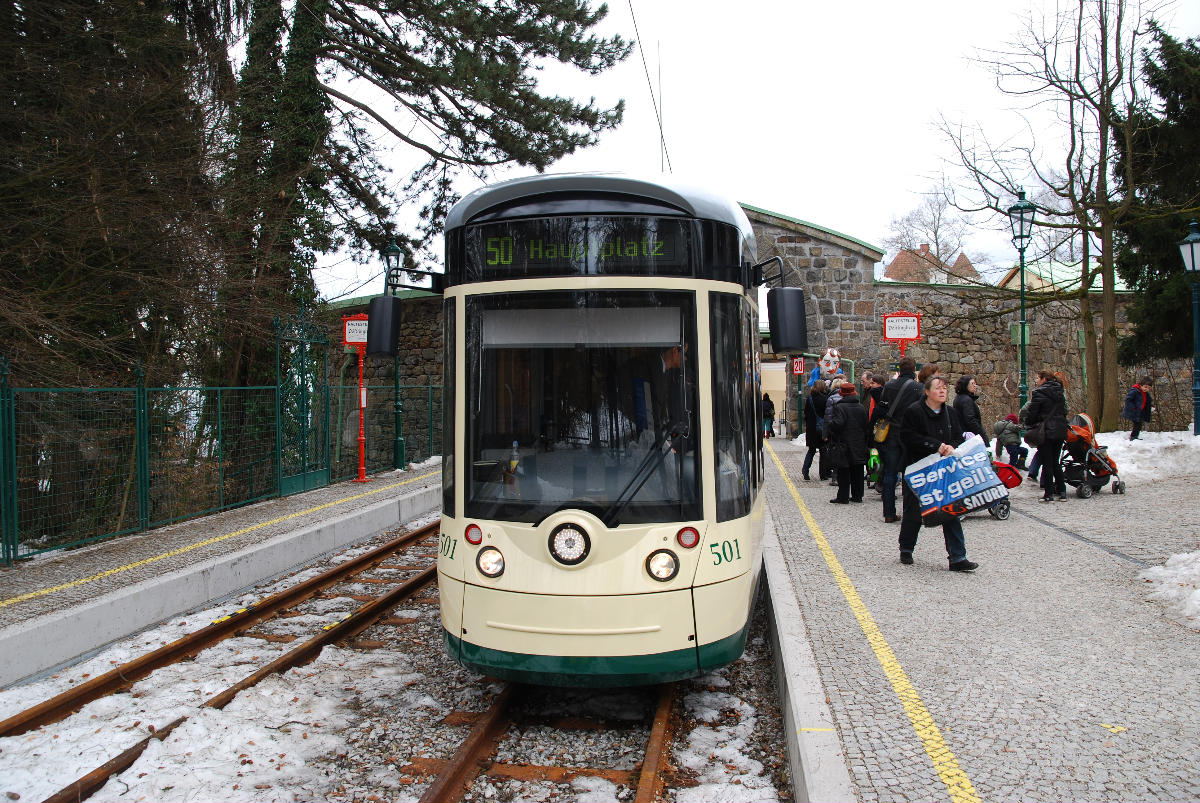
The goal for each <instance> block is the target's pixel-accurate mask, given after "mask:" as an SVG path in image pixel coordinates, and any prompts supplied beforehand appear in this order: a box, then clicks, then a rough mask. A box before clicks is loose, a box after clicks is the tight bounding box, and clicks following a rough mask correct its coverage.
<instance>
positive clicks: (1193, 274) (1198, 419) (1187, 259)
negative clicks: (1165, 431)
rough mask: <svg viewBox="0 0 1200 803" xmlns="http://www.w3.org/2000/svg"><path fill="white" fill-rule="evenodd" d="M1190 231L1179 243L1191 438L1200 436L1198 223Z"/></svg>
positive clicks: (1199, 243) (1193, 224) (1199, 234)
mask: <svg viewBox="0 0 1200 803" xmlns="http://www.w3.org/2000/svg"><path fill="white" fill-rule="evenodd" d="M1188 226H1189V227H1190V228H1191V231H1190V232H1188V236H1187V237H1184V238H1183V239H1182V240H1180V241H1179V253H1180V255H1181V256H1182V257H1183V270H1184V272H1185V273H1187V275H1188V278H1189V279H1191V280H1192V436H1193V437H1194V436H1196V435H1200V260H1197V259H1196V257H1197V256H1200V223H1197V222H1196V221H1194V220H1193V221H1192V222H1191V223H1189V224H1188Z"/></svg>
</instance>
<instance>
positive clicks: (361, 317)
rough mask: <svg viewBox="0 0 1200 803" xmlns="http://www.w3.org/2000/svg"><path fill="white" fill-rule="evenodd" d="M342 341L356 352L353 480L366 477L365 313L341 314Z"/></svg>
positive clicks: (362, 480)
mask: <svg viewBox="0 0 1200 803" xmlns="http://www.w3.org/2000/svg"><path fill="white" fill-rule="evenodd" d="M342 343H344V344H345V345H347V346H353V347H354V350H355V351H357V352H358V476H357V477H355V478H354V480H353V482H370V480H369V479H367V433H366V429H365V427H364V426H363V419H364V417H365V415H366V408H367V391H366V388H364V387H363V360H364V359H365V357H366V355H367V314H366V313H365V312H363V313H359V314H358V315H343V316H342Z"/></svg>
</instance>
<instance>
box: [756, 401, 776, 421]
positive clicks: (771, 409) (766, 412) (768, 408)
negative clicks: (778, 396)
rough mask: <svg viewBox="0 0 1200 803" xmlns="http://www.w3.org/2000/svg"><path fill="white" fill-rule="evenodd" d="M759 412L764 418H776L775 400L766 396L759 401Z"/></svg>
mask: <svg viewBox="0 0 1200 803" xmlns="http://www.w3.org/2000/svg"><path fill="white" fill-rule="evenodd" d="M758 414H759V416H760V417H762V418H764V419H774V418H775V402H773V401H771V400H770V399H766V398H764V399H763V400H762V401H760V402H759V403H758Z"/></svg>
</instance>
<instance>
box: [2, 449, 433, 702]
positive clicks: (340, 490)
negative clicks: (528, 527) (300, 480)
mask: <svg viewBox="0 0 1200 803" xmlns="http://www.w3.org/2000/svg"><path fill="white" fill-rule="evenodd" d="M440 505H441V469H440V467H433V468H430V467H428V466H425V467H420V468H417V467H413V468H410V469H409V470H408V471H404V472H401V471H397V472H389V473H384V474H376V475H374V476H372V477H371V478H370V480H369V481H368V482H366V483H357V482H342V483H337V484H335V485H329V486H326V487H324V488H319V489H315V490H312V491H308V492H305V493H299V494H295V495H292V496H287V497H283V498H279V499H270V500H267V501H264V502H259V503H256V504H253V505H247V506H245V507H240V508H236V509H233V510H226V511H223V512H221V513H216V514H213V515H210V516H203V517H199V518H195V519H190V520H188V521H183V522H179V523H177V524H172V525H168V526H166V527H159V528H156V529H153V530H148V531H147V532H144V533H138V534H136V535H127V536H123V537H119V538H113V539H110V540H107V541H102V542H98V543H96V544H93V545H91V546H87V547H84V548H81V549H75V550H71V551H68V552H52V553H44V554H42V555H39V556H36V557H34V558H32V559H30V560H27V561H22V562H20V563H18V564H16V565H14V566H12V567H9V568H0V686H7V685H10V684H12V683H15V682H18V681H20V680H22V679H23V678H26V677H30V676H33V675H37V674H40V673H42V672H45V671H47V670H49V669H52V668H54V667H56V666H58V665H60V664H62V663H64V662H68V661H71V660H72V659H74V658H77V657H79V656H81V655H85V654H87V653H89V652H91V651H93V650H96V649H98V648H100V647H102V646H104V645H105V644H107V643H109V642H111V641H114V640H116V639H120V638H123V637H125V636H126V635H128V634H129V633H134V632H136V631H138V630H140V629H142V628H144V627H146V626H148V625H151V624H155V623H157V622H161V621H163V620H164V619H167V618H169V617H171V616H174V615H175V614H178V613H181V612H183V611H187V610H190V609H192V608H195V607H197V606H200V605H204V604H207V603H209V602H211V601H213V600H217V599H220V598H222V597H225V596H227V595H230V594H233V593H234V592H237V591H239V590H241V589H244V588H247V587H249V586H252V585H254V584H255V583H257V582H259V581H261V580H262V579H263V578H265V577H271V576H273V575H278V574H281V573H284V572H286V571H287V570H288V569H290V568H292V567H294V566H299V565H302V564H304V563H306V562H308V561H311V560H312V559H313V558H315V557H317V556H319V555H322V554H324V553H327V552H330V551H332V550H335V549H338V548H339V547H341V546H343V545H345V544H348V543H352V542H355V541H359V540H362V539H363V538H366V537H368V536H370V535H373V534H375V533H378V532H381V531H383V530H387V529H391V528H394V527H396V526H397V525H399V524H400V523H403V522H408V521H412V520H413V519H416V518H419V517H421V516H423V515H426V514H428V513H430V512H432V511H434V510H436V509H437V508H439V507H440Z"/></svg>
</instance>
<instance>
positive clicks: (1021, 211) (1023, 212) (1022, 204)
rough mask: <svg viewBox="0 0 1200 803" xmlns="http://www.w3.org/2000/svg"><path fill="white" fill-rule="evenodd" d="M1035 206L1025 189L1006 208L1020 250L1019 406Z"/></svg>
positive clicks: (1025, 387)
mask: <svg viewBox="0 0 1200 803" xmlns="http://www.w3.org/2000/svg"><path fill="white" fill-rule="evenodd" d="M1035 211H1037V207H1036V206H1034V205H1033V204H1032V203H1030V202H1029V201H1026V200H1025V190H1019V191H1018V192H1017V202H1016V203H1015V204H1013V205H1012V206H1010V207H1009V208H1008V222H1009V223H1011V224H1012V233H1013V236H1012V241H1013V245H1015V246H1016V247H1017V250H1018V251H1020V252H1021V384H1020V385H1018V386H1017V390H1018V392H1019V393H1020V394H1021V407H1024V406H1025V401H1026V399H1027V398H1028V395H1029V377H1028V372H1027V370H1026V367H1025V249H1026V248H1028V247H1029V240H1030V239H1031V237H1032V233H1033V214H1034V212H1035Z"/></svg>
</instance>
